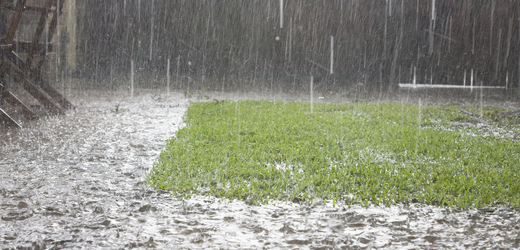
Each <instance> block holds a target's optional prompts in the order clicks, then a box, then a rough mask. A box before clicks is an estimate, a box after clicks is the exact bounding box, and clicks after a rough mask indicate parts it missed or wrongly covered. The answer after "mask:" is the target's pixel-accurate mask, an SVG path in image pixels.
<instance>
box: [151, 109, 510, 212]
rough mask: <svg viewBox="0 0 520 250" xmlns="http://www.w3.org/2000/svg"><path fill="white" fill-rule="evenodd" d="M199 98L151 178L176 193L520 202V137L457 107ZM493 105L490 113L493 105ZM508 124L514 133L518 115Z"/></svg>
mask: <svg viewBox="0 0 520 250" xmlns="http://www.w3.org/2000/svg"><path fill="white" fill-rule="evenodd" d="M309 111H310V108H309V104H308V103H305V102H270V101H237V102H230V101H214V102H199V103H193V104H191V106H190V107H189V108H188V111H187V113H186V115H185V122H186V126H185V127H184V128H182V129H180V130H179V131H177V133H176V135H175V136H174V137H173V138H171V139H170V140H169V141H168V142H167V145H166V148H165V149H164V151H163V152H162V153H161V155H160V158H159V160H158V161H157V162H156V163H155V165H154V167H153V169H152V171H151V173H150V175H149V176H148V182H149V183H150V184H151V185H152V186H154V187H156V188H159V189H164V190H169V191H171V192H172V193H173V194H174V195H183V196H187V197H189V196H191V195H192V194H202V195H213V196H216V197H225V198H230V199H242V200H248V201H252V202H253V203H263V202H267V201H269V200H273V199H274V200H287V201H298V202H310V201H312V200H313V199H315V198H317V197H319V198H322V199H324V200H327V199H328V200H333V201H334V202H339V201H342V202H347V203H349V204H350V203H359V204H362V205H366V206H368V205H369V204H375V205H379V204H384V205H391V204H395V203H401V202H404V203H408V202H420V203H425V204H434V205H443V206H453V207H459V208H467V207H482V206H488V205H492V206H493V205H498V204H503V205H506V206H511V207H519V206H520V196H519V194H520V181H519V179H518V177H519V175H520V163H519V152H520V144H519V143H518V140H516V139H506V138H503V137H501V136H489V135H487V136H484V135H480V134H479V133H480V131H479V128H478V127H477V126H473V127H471V126H470V127H467V128H466V127H462V128H461V127H453V126H452V125H451V123H452V121H457V122H458V123H460V122H468V121H470V120H471V118H468V117H467V116H465V115H464V114H461V113H460V112H458V108H457V107H418V106H415V105H406V104H404V105H403V104H398V103H385V104H362V103H354V104H316V105H315V107H314V111H315V112H314V113H313V114H310V112H309ZM486 112H487V113H491V112H490V111H487V110H486ZM507 129H509V130H511V131H513V132H515V131H516V133H517V131H518V129H517V127H516V125H515V124H514V123H512V124H509V125H508V128H507Z"/></svg>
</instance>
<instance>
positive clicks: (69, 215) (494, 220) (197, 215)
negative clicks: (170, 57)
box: [0, 91, 520, 249]
mask: <svg viewBox="0 0 520 250" xmlns="http://www.w3.org/2000/svg"><path fill="white" fill-rule="evenodd" d="M143 92H144V91H142V92H140V93H139V94H138V95H137V96H136V97H134V98H129V97H128V94H127V93H121V92H117V93H94V92H91V93H89V95H88V96H86V95H76V96H74V97H73V98H71V99H72V101H73V103H74V104H75V105H76V107H77V108H76V110H74V111H70V112H68V113H67V115H65V116H61V117H50V118H45V119H42V120H40V121H38V122H34V123H26V124H24V127H25V128H24V129H21V130H5V129H3V130H0V135H1V137H0V217H1V220H0V249H49V248H50V249H60V248H67V249H68V248H86V249H92V248H108V249H119V248H152V247H155V248H159V249H200V248H204V249H206V248H210V249H211V248H216V249H237V248H240V249H257V248H265V249H293V248H294V249H301V248H303V249H379V248H381V249H393V248H395V249H416V248H433V249H438V248H453V249H463V248H490V249H496V248H518V247H519V246H520V214H519V213H518V212H517V211H514V210H510V209H507V208H495V209H489V210H469V211H452V210H450V209H445V208H438V207H432V206H424V205H418V204H412V205H410V206H405V205H398V206H392V207H389V208H379V207H372V208H368V209H365V208H361V207H357V206H353V207H350V208H349V207H347V206H345V205H343V204H339V205H336V207H333V206H331V205H330V204H328V205H317V206H305V205H296V204H292V203H276V204H275V203H273V204H268V205H264V206H250V205H247V204H245V203H244V202H240V201H233V202H229V201H225V200H217V199H214V198H208V197H195V198H192V199H189V200H181V199H178V198H175V197H172V196H170V195H169V194H168V193H165V192H161V191H156V190H153V189H151V188H150V187H149V186H147V184H146V183H145V182H144V180H145V177H146V174H147V173H148V171H149V170H150V168H151V167H152V165H153V162H154V160H155V159H156V158H157V157H158V154H159V152H160V150H161V149H162V147H163V146H164V143H165V141H166V139H168V138H169V137H171V136H172V135H173V134H174V133H175V131H176V130H177V129H178V128H179V127H180V126H182V115H183V114H184V112H185V110H186V108H187V106H188V105H189V102H188V101H187V100H186V99H185V98H184V96H183V95H182V94H178V93H177V94H175V93H172V94H171V96H168V97H167V96H165V95H164V94H160V93H157V92H148V93H143ZM219 98H223V97H219ZM231 98H237V96H231ZM253 98H257V97H256V96H254V97H253Z"/></svg>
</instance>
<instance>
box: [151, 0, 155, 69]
mask: <svg viewBox="0 0 520 250" xmlns="http://www.w3.org/2000/svg"><path fill="white" fill-rule="evenodd" d="M153 2H154V0H152V20H151V21H150V61H151V60H152V52H153V17H154V13H153Z"/></svg>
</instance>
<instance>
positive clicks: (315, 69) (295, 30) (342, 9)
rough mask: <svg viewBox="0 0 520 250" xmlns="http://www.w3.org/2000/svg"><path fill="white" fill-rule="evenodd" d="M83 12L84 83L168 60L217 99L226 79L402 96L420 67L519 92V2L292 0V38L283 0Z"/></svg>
mask: <svg viewBox="0 0 520 250" xmlns="http://www.w3.org/2000/svg"><path fill="white" fill-rule="evenodd" d="M433 2H435V13H434V14H433V15H432V4H433ZM78 3H80V4H78V5H82V6H77V8H78V23H77V31H78V37H79V41H78V52H79V53H78V54H79V63H78V66H79V67H78V69H77V71H76V72H74V74H76V75H78V76H82V77H89V78H94V79H99V78H103V79H106V78H107V77H116V76H118V75H127V74H129V73H128V72H129V71H130V61H131V60H134V61H135V62H136V65H137V67H138V68H139V69H145V70H148V71H149V72H153V74H158V75H165V74H166V65H167V63H166V62H167V59H168V58H169V59H170V61H171V65H170V70H171V72H172V75H177V73H178V75H182V76H190V77H191V78H194V79H202V81H204V79H209V80H207V81H205V82H206V83H205V84H204V85H207V86H206V87H207V88H209V89H211V88H216V86H213V85H212V83H214V82H215V80H217V79H237V80H240V84H242V85H244V86H245V85H248V86H251V87H260V88H262V87H266V86H267V85H269V83H270V82H271V83H272V81H273V80H274V81H278V82H281V83H284V84H286V85H291V84H292V85H295V84H296V85H298V84H303V82H305V86H307V85H308V78H309V76H310V75H313V76H314V77H315V79H316V82H317V84H318V85H320V84H321V85H320V86H321V87H324V88H330V89H334V88H338V87H339V88H342V87H346V86H349V85H355V84H359V83H360V82H363V83H364V84H365V85H366V86H369V87H371V86H372V87H373V86H377V87H380V86H383V87H385V88H386V87H389V88H396V87H397V84H398V83H400V82H401V83H411V82H412V79H413V72H414V68H416V75H417V83H427V84H430V83H432V84H458V85H462V84H463V79H464V72H466V84H469V79H470V72H471V70H472V69H473V71H474V72H475V84H480V83H482V84H483V85H492V86H505V85H506V82H507V84H508V85H509V86H508V87H509V88H511V87H514V88H517V87H518V84H519V82H520V57H519V46H518V44H519V42H520V32H519V30H520V25H519V18H520V8H519V1H512V0H503V1H502V0H501V1H496V0H436V1H433V0H388V1H385V0H345V1H341V0H322V1H312V0H285V1H284V6H283V9H284V11H283V28H280V2H279V0H248V1H241V0H197V1H193V0H176V1H174V0H114V1H106V0H89V1H82V2H78ZM277 36H278V37H279V38H280V39H279V40H276V39H275V38H276V37H277ZM331 36H333V37H334V73H333V74H332V75H331V74H330V72H328V71H329V67H330V40H331ZM188 62H191V65H189V63H188ZM177 63H179V65H177ZM506 78H507V80H506ZM300 82H301V83H300ZM302 86H304V85H302ZM295 87H298V86H295Z"/></svg>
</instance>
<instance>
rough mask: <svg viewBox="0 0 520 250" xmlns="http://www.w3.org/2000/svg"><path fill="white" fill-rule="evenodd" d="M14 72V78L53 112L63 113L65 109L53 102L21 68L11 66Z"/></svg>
mask: <svg viewBox="0 0 520 250" xmlns="http://www.w3.org/2000/svg"><path fill="white" fill-rule="evenodd" d="M11 70H12V71H13V73H14V80H15V81H17V82H19V83H20V84H21V85H22V87H23V88H24V89H25V91H27V92H28V93H29V94H31V95H32V96H33V97H34V98H35V99H36V100H38V101H39V102H40V103H41V104H42V105H43V106H44V107H45V108H46V109H47V110H48V111H49V112H51V113H52V114H57V115H62V114H64V112H63V110H62V109H61V108H60V107H58V106H57V105H56V104H54V102H52V101H51V100H50V99H49V98H48V97H47V96H46V95H45V94H44V93H43V92H42V91H40V89H39V88H38V87H36V86H35V85H34V83H33V82H32V81H31V80H30V79H29V78H28V77H27V76H26V74H24V73H23V72H22V71H21V70H20V69H17V68H13V67H11Z"/></svg>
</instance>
